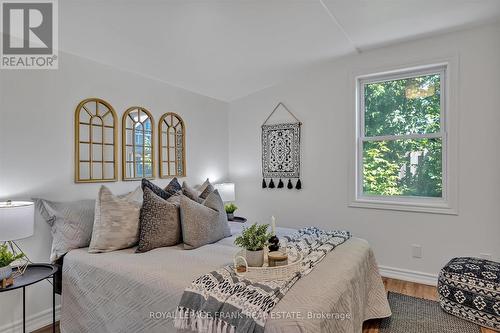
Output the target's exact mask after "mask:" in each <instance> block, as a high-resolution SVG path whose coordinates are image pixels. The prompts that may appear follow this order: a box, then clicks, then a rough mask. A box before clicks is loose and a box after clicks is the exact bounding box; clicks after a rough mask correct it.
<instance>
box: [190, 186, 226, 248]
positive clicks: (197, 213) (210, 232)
mask: <svg viewBox="0 0 500 333" xmlns="http://www.w3.org/2000/svg"><path fill="white" fill-rule="evenodd" d="M181 225H182V239H183V241H184V249H195V248H198V247H200V246H203V245H206V244H211V243H214V242H217V241H219V240H221V239H223V238H225V237H229V236H231V229H230V228H229V223H228V222H227V214H226V212H225V211H224V203H223V202H222V199H221V197H220V195H219V192H218V191H217V190H215V191H213V192H212V193H210V194H209V195H208V197H207V199H206V200H205V201H203V203H199V202H197V201H194V200H191V199H190V198H188V197H187V196H184V195H183V196H182V197H181Z"/></svg>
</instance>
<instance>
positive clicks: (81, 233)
mask: <svg viewBox="0 0 500 333" xmlns="http://www.w3.org/2000/svg"><path fill="white" fill-rule="evenodd" d="M33 200H34V201H35V205H36V207H37V209H38V211H39V212H40V215H41V216H42V217H43V218H44V219H45V221H47V223H48V224H49V225H50V226H51V233H52V250H51V252H50V261H52V262H54V261H56V260H57V259H59V258H61V257H62V256H64V255H65V254H66V253H68V252H69V251H70V250H73V249H78V248H82V247H87V246H89V244H90V238H91V236H92V226H93V225H94V208H95V200H79V201H70V202H55V201H48V200H44V199H33Z"/></svg>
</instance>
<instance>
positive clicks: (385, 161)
mask: <svg viewBox="0 0 500 333" xmlns="http://www.w3.org/2000/svg"><path fill="white" fill-rule="evenodd" d="M363 193H364V194H366V195H386V196H421V197H442V142H441V139H417V140H393V141H371V142H364V143H363Z"/></svg>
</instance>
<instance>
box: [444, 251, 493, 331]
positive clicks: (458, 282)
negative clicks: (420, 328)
mask: <svg viewBox="0 0 500 333" xmlns="http://www.w3.org/2000/svg"><path fill="white" fill-rule="evenodd" d="M438 291H439V302H440V304H441V308H442V309H443V310H444V311H446V312H448V313H450V314H452V315H455V316H457V317H461V318H463V319H466V320H469V321H471V322H474V323H476V324H478V325H481V326H485V327H490V328H492V329H495V330H500V263H497V262H493V261H489V260H484V259H479V258H468V257H461V258H454V259H452V260H451V261H450V262H449V263H448V264H446V266H445V267H444V268H443V269H442V270H441V272H440V274H439V282H438Z"/></svg>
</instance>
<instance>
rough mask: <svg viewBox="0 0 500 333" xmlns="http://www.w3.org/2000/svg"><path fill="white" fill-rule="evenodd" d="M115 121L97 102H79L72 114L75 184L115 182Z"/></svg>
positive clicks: (103, 104)
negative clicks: (73, 118) (73, 114)
mask: <svg viewBox="0 0 500 333" xmlns="http://www.w3.org/2000/svg"><path fill="white" fill-rule="evenodd" d="M117 125H118V124H117V117H116V112H115V110H113V107H112V106H111V105H110V104H109V103H108V102H106V101H104V100H102V99H100V98H88V99H85V100H83V101H81V102H80V103H79V104H78V106H77V107H76V110H75V182H76V183H91V182H111V181H116V180H118V146H117V142H118V139H117V133H118V132H117V131H118V130H117V127H118V126H117Z"/></svg>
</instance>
